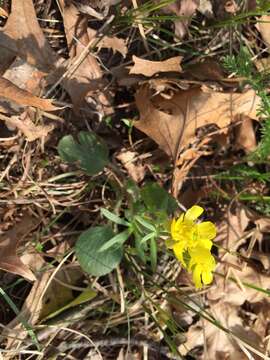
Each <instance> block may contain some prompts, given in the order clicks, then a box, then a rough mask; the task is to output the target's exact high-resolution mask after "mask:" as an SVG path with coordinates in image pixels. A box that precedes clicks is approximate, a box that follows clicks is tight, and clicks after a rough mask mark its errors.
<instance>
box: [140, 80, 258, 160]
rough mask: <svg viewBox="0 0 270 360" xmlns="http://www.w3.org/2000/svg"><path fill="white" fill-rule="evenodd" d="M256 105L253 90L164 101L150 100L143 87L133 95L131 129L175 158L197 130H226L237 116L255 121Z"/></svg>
mask: <svg viewBox="0 0 270 360" xmlns="http://www.w3.org/2000/svg"><path fill="white" fill-rule="evenodd" d="M259 103H260V99H259V97H258V96H256V94H255V92H254V91H253V90H249V91H247V92H245V93H232V94H230V93H222V92H214V91H210V90H204V89H201V88H191V89H189V90H187V91H179V92H176V93H175V94H174V96H173V97H172V98H171V99H164V98H163V97H162V96H160V95H157V96H152V92H151V90H150V89H149V87H147V86H143V87H141V88H140V89H139V90H138V92H137V94H136V104H137V107H138V109H139V112H140V120H139V121H136V122H135V123H134V126H135V127H136V128H138V129H139V130H141V131H143V132H144V133H145V134H147V135H148V136H149V137H151V138H152V139H153V140H154V141H155V142H156V143H157V144H158V145H159V146H160V147H161V148H162V149H163V150H164V151H165V152H166V153H167V154H168V155H169V156H172V157H173V158H175V157H176V154H177V153H178V152H179V147H180V148H184V147H185V146H187V145H188V144H190V143H192V141H193V140H194V139H195V136H196V135H195V134H196V130H197V129H198V128H200V127H202V126H205V125H208V124H215V125H217V126H218V127H219V128H226V127H228V126H229V125H230V123H231V122H233V121H234V120H235V116H236V115H237V114H245V115H247V116H249V117H251V118H253V119H257V108H258V106H259ZM160 109H161V110H160Z"/></svg>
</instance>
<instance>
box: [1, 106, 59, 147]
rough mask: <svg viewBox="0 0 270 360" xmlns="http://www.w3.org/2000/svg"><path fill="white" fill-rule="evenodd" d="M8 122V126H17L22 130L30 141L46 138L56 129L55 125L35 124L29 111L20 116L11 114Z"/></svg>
mask: <svg viewBox="0 0 270 360" xmlns="http://www.w3.org/2000/svg"><path fill="white" fill-rule="evenodd" d="M6 124H7V126H8V127H16V128H17V129H18V130H20V131H21V132H22V133H23V134H24V136H25V137H26V139H27V140H28V141H35V140H37V139H40V138H44V137H46V136H47V135H48V134H49V132H50V131H52V130H53V129H54V126H53V125H35V124H34V123H33V121H32V120H31V118H30V116H29V114H28V112H24V113H22V114H21V115H19V116H11V117H10V118H9V120H7V121H6Z"/></svg>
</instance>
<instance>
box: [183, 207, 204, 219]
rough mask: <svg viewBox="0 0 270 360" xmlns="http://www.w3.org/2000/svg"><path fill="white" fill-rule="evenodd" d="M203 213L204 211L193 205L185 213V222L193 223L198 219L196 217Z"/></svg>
mask: <svg viewBox="0 0 270 360" xmlns="http://www.w3.org/2000/svg"><path fill="white" fill-rule="evenodd" d="M203 212H204V210H203V208H202V207H200V206H198V205H194V206H192V207H191V208H190V209H188V211H187V212H186V214H185V220H187V221H194V220H196V219H198V217H199V216H200V215H202V213H203Z"/></svg>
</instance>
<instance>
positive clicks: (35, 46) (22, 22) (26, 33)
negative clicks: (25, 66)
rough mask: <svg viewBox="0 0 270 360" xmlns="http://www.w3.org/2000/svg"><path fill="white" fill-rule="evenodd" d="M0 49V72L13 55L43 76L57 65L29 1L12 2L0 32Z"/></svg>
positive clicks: (17, 0) (54, 55)
mask: <svg viewBox="0 0 270 360" xmlns="http://www.w3.org/2000/svg"><path fill="white" fill-rule="evenodd" d="M0 48H1V52H2V49H3V50H4V52H5V54H4V55H3V54H2V55H1V57H0V59H1V68H2V64H3V63H5V64H6V65H7V64H8V63H10V62H11V61H12V60H13V59H14V57H15V56H17V55H19V56H20V57H21V58H22V59H24V60H25V61H26V62H28V63H30V64H32V65H34V66H36V67H37V68H38V69H40V70H42V71H45V72H49V71H50V70H51V69H53V68H54V65H55V64H56V61H57V55H56V54H55V53H54V51H53V50H52V49H51V47H50V45H49V43H48V42H47V40H46V38H45V36H44V34H43V32H42V30H41V28H40V26H39V23H38V20H37V17H36V13H35V9H34V6H33V1H32V0H24V1H21V0H13V1H12V3H11V14H10V15H9V17H8V20H7V23H6V25H5V26H4V28H3V30H2V31H0Z"/></svg>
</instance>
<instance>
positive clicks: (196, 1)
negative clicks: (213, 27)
mask: <svg viewBox="0 0 270 360" xmlns="http://www.w3.org/2000/svg"><path fill="white" fill-rule="evenodd" d="M158 2H160V1H158ZM199 5H200V0H176V1H174V2H173V3H171V4H169V5H167V6H165V7H163V11H164V12H166V13H174V14H175V15H176V16H179V17H181V18H180V19H177V20H175V21H174V26H175V35H176V36H177V37H178V38H180V39H182V38H183V37H184V36H185V35H186V33H187V31H188V25H189V23H190V21H191V17H192V16H193V14H194V13H195V11H196V10H197V8H198V6H199Z"/></svg>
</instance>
